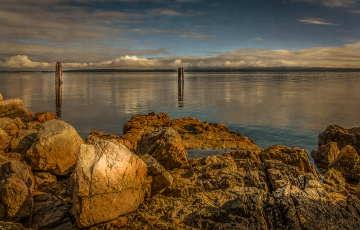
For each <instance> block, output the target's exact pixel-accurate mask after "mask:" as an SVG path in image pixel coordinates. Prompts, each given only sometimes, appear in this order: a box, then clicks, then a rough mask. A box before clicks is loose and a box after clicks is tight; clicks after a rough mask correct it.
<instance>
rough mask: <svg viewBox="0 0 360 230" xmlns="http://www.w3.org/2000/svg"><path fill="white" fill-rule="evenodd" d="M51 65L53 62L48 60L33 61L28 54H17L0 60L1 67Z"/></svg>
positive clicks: (39, 66)
mask: <svg viewBox="0 0 360 230" xmlns="http://www.w3.org/2000/svg"><path fill="white" fill-rule="evenodd" d="M50 65H51V63H46V62H33V61H31V60H30V59H29V58H28V57H27V56H26V55H16V56H12V57H10V58H8V59H6V60H5V61H4V62H2V61H0V67H11V68H27V67H30V68H34V67H37V68H47V67H50ZM54 66H55V64H54Z"/></svg>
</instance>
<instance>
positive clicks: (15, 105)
mask: <svg viewBox="0 0 360 230" xmlns="http://www.w3.org/2000/svg"><path fill="white" fill-rule="evenodd" d="M1 117H9V118H15V117H19V118H20V119H21V120H22V121H24V122H28V121H29V114H28V112H27V110H26V108H25V106H24V103H23V102H22V100H20V99H10V100H0V118H1Z"/></svg>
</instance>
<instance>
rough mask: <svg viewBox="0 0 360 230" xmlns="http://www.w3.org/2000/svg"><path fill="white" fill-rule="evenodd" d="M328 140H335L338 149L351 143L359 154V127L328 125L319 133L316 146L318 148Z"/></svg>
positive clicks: (328, 141)
mask: <svg viewBox="0 0 360 230" xmlns="http://www.w3.org/2000/svg"><path fill="white" fill-rule="evenodd" d="M330 142H336V143H337V146H338V148H339V149H342V148H344V147H345V146H346V145H351V146H352V147H354V149H355V151H356V152H357V153H358V154H359V155H360V127H354V128H351V129H346V128H343V127H341V126H339V125H330V126H328V127H327V128H326V129H325V131H324V132H322V133H320V134H319V141H318V146H319V148H320V147H321V146H323V145H326V144H328V143H330Z"/></svg>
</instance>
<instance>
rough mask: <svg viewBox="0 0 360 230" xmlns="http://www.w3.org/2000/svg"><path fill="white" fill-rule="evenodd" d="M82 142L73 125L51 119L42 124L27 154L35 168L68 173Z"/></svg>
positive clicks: (60, 173)
mask: <svg viewBox="0 0 360 230" xmlns="http://www.w3.org/2000/svg"><path fill="white" fill-rule="evenodd" d="M82 143H83V141H82V139H81V137H80V136H79V135H78V133H77V132H76V130H75V129H74V128H73V127H72V126H71V125H69V124H67V123H66V122H64V121H60V120H51V121H47V122H46V123H44V124H43V125H42V127H41V129H40V130H39V131H38V133H37V136H36V139H35V142H34V143H33V145H32V146H31V148H30V149H29V150H28V151H27V153H26V156H27V157H28V158H29V159H30V160H31V167H32V168H33V169H35V170H39V171H48V172H51V173H54V174H56V175H66V174H68V173H69V172H70V171H72V170H73V169H74V167H75V164H76V160H77V155H78V152H79V147H80V144H82Z"/></svg>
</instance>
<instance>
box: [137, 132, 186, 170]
mask: <svg viewBox="0 0 360 230" xmlns="http://www.w3.org/2000/svg"><path fill="white" fill-rule="evenodd" d="M136 154H137V155H138V156H142V155H144V154H149V155H150V156H152V157H154V158H155V159H156V161H157V162H159V164H161V165H162V166H163V167H164V168H165V169H173V168H180V167H181V166H183V165H186V164H187V152H186V149H185V148H184V145H183V143H182V140H181V137H180V135H179V134H178V132H176V131H175V130H174V129H172V128H162V129H158V130H156V131H153V132H151V133H148V134H146V135H144V136H143V137H142V139H140V140H139V141H138V144H137V149H136Z"/></svg>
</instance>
